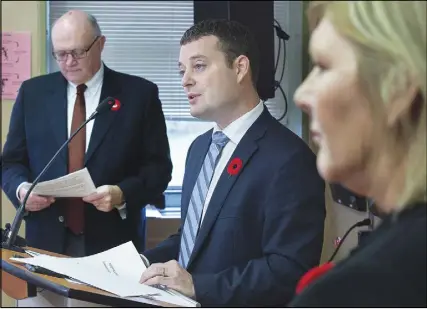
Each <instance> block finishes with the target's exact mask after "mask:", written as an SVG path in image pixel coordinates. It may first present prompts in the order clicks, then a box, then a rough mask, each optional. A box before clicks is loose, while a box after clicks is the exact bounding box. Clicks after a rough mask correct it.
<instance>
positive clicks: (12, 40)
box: [1, 32, 31, 100]
mask: <svg viewBox="0 0 427 309" xmlns="http://www.w3.org/2000/svg"><path fill="white" fill-rule="evenodd" d="M1 41H2V44H1V98H2V99H10V100H15V99H16V96H17V94H18V90H19V87H20V86H21V84H22V82H23V81H24V80H26V79H29V78H30V77H31V33H30V32H2V37H1Z"/></svg>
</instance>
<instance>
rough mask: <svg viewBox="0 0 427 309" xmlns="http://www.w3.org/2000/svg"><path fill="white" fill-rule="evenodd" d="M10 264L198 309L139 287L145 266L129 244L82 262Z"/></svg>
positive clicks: (41, 258) (172, 294)
mask: <svg viewBox="0 0 427 309" xmlns="http://www.w3.org/2000/svg"><path fill="white" fill-rule="evenodd" d="M11 260H14V261H15V262H19V263H27V264H31V265H35V266H40V267H44V268H46V269H49V270H52V271H54V272H57V273H60V274H63V275H66V276H69V277H71V278H73V279H76V280H78V281H81V282H84V283H86V284H89V285H91V286H94V287H96V288H99V289H101V290H104V291H107V292H110V293H113V294H115V295H117V296H119V297H122V298H129V299H132V300H133V301H142V302H145V301H146V300H145V299H139V298H140V297H142V298H147V299H152V300H155V301H162V302H166V303H170V304H173V305H177V306H184V307H198V306H200V305H199V304H198V303H197V302H196V301H194V300H192V299H190V298H188V297H186V296H184V295H182V294H180V293H178V292H176V291H173V290H170V289H158V288H155V287H152V286H148V285H145V284H140V283H139V279H140V277H141V274H142V273H143V271H144V270H145V269H146V266H145V265H144V262H143V261H142V259H141V257H140V255H139V253H138V251H137V250H136V248H135V246H134V245H133V243H132V242H131V241H129V242H127V243H125V244H123V245H120V246H117V247H115V248H112V249H110V250H107V251H104V252H101V253H98V254H95V255H91V256H87V257H82V258H61V257H53V256H48V255H38V256H34V257H31V258H11Z"/></svg>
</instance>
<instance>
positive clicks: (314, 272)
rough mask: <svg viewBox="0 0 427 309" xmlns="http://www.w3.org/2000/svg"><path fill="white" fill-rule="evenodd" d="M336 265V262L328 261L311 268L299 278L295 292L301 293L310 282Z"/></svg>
mask: <svg viewBox="0 0 427 309" xmlns="http://www.w3.org/2000/svg"><path fill="white" fill-rule="evenodd" d="M334 266H335V264H334V263H333V262H328V263H325V264H323V265H320V266H317V267H314V268H312V269H310V270H309V271H308V272H306V273H305V274H304V275H303V276H302V277H301V279H300V280H299V282H298V284H297V288H296V291H295V293H296V294H300V293H301V292H302V290H304V289H305V288H306V287H307V286H308V285H309V284H310V283H312V282H313V281H314V280H316V279H317V278H319V277H321V276H322V275H324V274H325V273H326V272H328V271H329V270H331V268H332V267H334Z"/></svg>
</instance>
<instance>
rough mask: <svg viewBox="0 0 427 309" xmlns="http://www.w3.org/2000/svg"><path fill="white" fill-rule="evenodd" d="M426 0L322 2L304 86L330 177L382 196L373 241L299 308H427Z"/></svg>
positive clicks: (323, 170) (308, 292)
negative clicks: (381, 214) (310, 61)
mask: <svg viewBox="0 0 427 309" xmlns="http://www.w3.org/2000/svg"><path fill="white" fill-rule="evenodd" d="M426 10H427V8H426V2H424V1H384V2H382V1H354V2H352V1H315V2H313V3H311V6H310V8H309V14H308V16H309V20H310V22H311V24H314V27H313V28H314V30H313V32H312V35H311V39H310V55H311V58H312V60H313V64H314V68H313V70H312V72H311V73H310V74H309V76H308V77H307V78H306V80H305V81H304V82H303V84H302V85H301V86H300V87H299V89H298V90H297V92H296V93H295V102H296V104H297V105H298V106H299V107H300V108H301V109H302V110H304V111H305V112H307V113H308V114H309V115H310V118H311V124H310V130H311V134H312V137H313V140H314V142H315V143H316V144H317V145H318V147H319V151H318V157H317V167H318V170H319V172H320V174H321V175H322V177H323V178H324V179H325V180H326V181H328V182H334V183H341V184H342V185H344V186H346V187H347V188H349V189H351V190H353V191H355V192H357V193H359V194H361V195H365V196H369V197H371V198H373V199H374V200H375V202H376V204H377V206H378V208H379V209H380V210H381V212H382V213H383V214H385V217H384V218H383V221H382V223H381V225H380V226H379V227H378V228H377V229H376V230H375V231H374V232H373V234H371V236H369V239H368V241H367V243H364V244H363V246H361V247H359V248H357V249H356V250H354V251H353V252H352V253H351V254H350V256H349V257H348V258H346V259H345V260H343V261H341V262H338V263H337V264H336V265H335V266H334V267H333V268H332V269H330V270H329V271H328V272H327V273H325V274H323V275H322V276H320V277H319V278H317V279H316V280H314V281H312V282H311V284H309V285H308V286H306V288H305V289H304V290H303V291H302V292H301V293H300V294H299V295H297V296H296V297H295V298H294V300H293V301H292V303H291V304H290V305H291V306H302V307H310V306H316V307H324V306H343V307H354V306H363V307H364V306H377V307H378V306H380V307H383V306H387V307H395V306H402V307H408V306H410V307H414V306H415V307H419V306H422V307H426V200H427V199H426V186H427V184H426V161H427V158H426V53H427V51H426V28H427V27H426Z"/></svg>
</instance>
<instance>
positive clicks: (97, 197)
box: [83, 193, 107, 204]
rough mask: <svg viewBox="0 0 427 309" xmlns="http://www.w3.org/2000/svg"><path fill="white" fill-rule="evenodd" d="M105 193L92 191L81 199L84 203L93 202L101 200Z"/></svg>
mask: <svg viewBox="0 0 427 309" xmlns="http://www.w3.org/2000/svg"><path fill="white" fill-rule="evenodd" d="M105 195H107V193H93V194H91V195H88V196H86V197H84V198H83V201H85V202H86V203H92V204H93V203H94V202H96V201H99V200H102V199H103V198H104V197H105Z"/></svg>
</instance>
